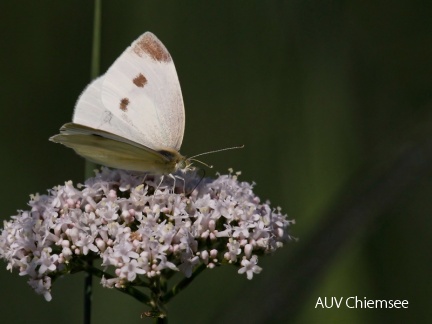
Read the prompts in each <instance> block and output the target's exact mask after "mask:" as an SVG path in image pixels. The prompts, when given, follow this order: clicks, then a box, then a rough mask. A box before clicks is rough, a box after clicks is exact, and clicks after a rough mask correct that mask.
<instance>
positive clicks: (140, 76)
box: [133, 73, 147, 88]
mask: <svg viewBox="0 0 432 324" xmlns="http://www.w3.org/2000/svg"><path fill="white" fill-rule="evenodd" d="M133 83H134V84H135V85H136V86H137V87H139V88H144V86H145V85H146V84H147V79H146V77H145V76H144V75H143V74H142V73H140V74H138V76H137V77H136V78H135V79H133Z"/></svg>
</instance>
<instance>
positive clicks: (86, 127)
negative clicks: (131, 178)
mask: <svg viewBox="0 0 432 324" xmlns="http://www.w3.org/2000/svg"><path fill="white" fill-rule="evenodd" d="M184 128H185V112H184V106H183V98H182V93H181V89H180V84H179V80H178V77H177V72H176V69H175V67H174V62H173V60H172V58H171V55H170V54H169V52H168V50H167V49H166V48H165V46H164V45H163V44H162V42H161V41H160V40H159V39H158V38H157V37H156V36H155V35H153V34H152V33H150V32H146V33H144V34H143V35H141V36H140V37H139V38H138V39H137V40H136V41H134V42H133V43H132V45H131V46H130V47H128V48H127V49H126V50H125V51H124V52H123V53H122V55H120V57H119V58H118V59H117V60H116V61H115V62H114V64H113V65H112V66H111V67H110V68H109V69H108V71H107V72H106V74H105V75H103V76H101V77H99V78H98V79H96V80H94V81H93V82H92V83H91V84H90V85H89V86H88V87H87V88H86V89H85V90H84V92H83V93H82V94H81V96H80V97H79V99H78V102H77V104H76V106H75V111H74V115H73V118H72V123H68V124H65V125H63V126H62V127H61V129H60V134H58V135H55V136H53V137H51V138H50V140H51V141H53V142H56V143H60V144H63V145H65V146H67V147H70V148H73V149H74V150H75V151H76V152H77V153H78V154H79V155H81V156H83V157H85V158H86V159H88V160H90V161H93V162H95V163H97V164H102V165H105V166H108V167H114V168H119V169H126V170H133V171H148V172H153V173H158V174H171V173H173V172H175V171H176V170H178V169H182V170H187V169H190V168H191V162H190V159H186V158H185V157H184V156H182V155H181V154H180V153H179V150H180V146H181V144H182V140H183V134H184Z"/></svg>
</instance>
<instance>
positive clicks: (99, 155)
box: [50, 123, 184, 174]
mask: <svg viewBox="0 0 432 324" xmlns="http://www.w3.org/2000/svg"><path fill="white" fill-rule="evenodd" d="M50 140H51V141H53V142H56V143H61V144H63V145H65V146H67V147H70V148H72V149H74V150H75V151H76V152H77V153H78V154H79V155H81V156H83V157H85V158H86V159H88V160H90V161H92V162H95V163H97V164H103V165H106V166H108V167H113V168H119V169H126V170H132V171H148V172H153V173H161V174H166V173H172V172H174V171H175V169H176V164H177V163H178V162H180V161H181V160H183V159H184V158H183V157H182V156H181V155H180V154H179V153H178V152H177V151H175V150H163V151H155V150H152V149H150V148H148V147H146V146H143V145H140V144H138V143H136V142H133V141H130V140H128V139H126V138H124V137H120V136H118V135H115V134H112V133H108V132H105V131H102V130H98V129H94V128H90V127H87V126H83V125H79V124H74V123H68V124H65V125H63V126H62V128H61V129H60V134H58V135H55V136H53V137H51V138H50Z"/></svg>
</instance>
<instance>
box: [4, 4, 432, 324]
mask: <svg viewBox="0 0 432 324" xmlns="http://www.w3.org/2000/svg"><path fill="white" fill-rule="evenodd" d="M431 9H432V5H431V2H430V1H411V0H399V1H391V2H390V1H382V0H374V1H372V0H370V1H359V0H357V1H312V0H310V1H228V0H227V1H218V2H217V3H213V2H210V1H201V2H198V1H181V2H180V1H179V2H174V1H172V2H162V1H105V2H104V4H103V15H102V19H103V21H102V26H103V27H102V67H101V70H102V71H105V70H106V69H107V68H108V67H109V66H110V64H111V63H112V62H113V61H114V60H115V59H116V58H117V57H118V56H119V55H120V53H121V52H122V51H123V50H124V49H125V48H126V47H127V46H128V45H129V44H130V43H131V42H132V41H133V40H134V39H136V38H137V37H138V36H139V35H140V34H142V33H143V32H144V31H147V30H149V31H152V32H153V33H155V34H156V35H157V36H158V37H159V38H160V39H161V40H162V41H163V42H164V44H165V45H166V47H167V48H168V49H169V51H170V53H171V55H172V56H173V58H174V61H175V64H176V68H177V72H178V75H179V79H180V83H181V86H182V90H183V96H184V101H185V107H186V116H187V117H186V120H187V122H186V132H185V137H184V143H183V146H182V153H183V154H186V155H193V154H197V153H200V152H205V151H208V150H212V149H216V148H223V147H229V146H233V145H239V144H244V145H245V146H246V148H245V149H243V150H238V151H230V152H223V153H218V154H214V155H209V156H206V157H205V158H203V159H204V160H205V161H206V162H209V163H210V164H213V165H214V166H215V169H214V170H210V171H209V172H208V173H210V174H214V172H215V171H220V172H226V170H227V169H228V168H229V167H232V168H234V169H235V170H241V171H242V172H243V173H242V176H241V179H243V180H245V181H249V182H252V181H255V182H256V183H257V186H256V188H255V192H256V193H257V194H258V195H259V196H260V197H261V198H262V199H263V200H265V199H271V202H272V205H273V206H275V207H276V206H281V207H282V208H283V211H284V212H286V213H288V214H289V217H290V218H295V219H296V222H297V224H296V225H295V226H294V227H293V228H292V234H293V235H294V236H296V237H299V238H300V240H299V242H297V243H290V244H287V245H286V246H285V247H284V248H283V249H282V250H281V251H278V252H277V253H276V254H275V255H273V256H271V257H268V258H261V259H260V263H261V266H262V267H263V268H264V270H263V272H262V273H261V274H260V275H258V276H256V277H254V279H253V280H252V281H248V280H247V279H246V278H245V276H240V275H238V274H237V273H236V272H237V269H235V268H234V267H221V268H217V269H214V270H212V271H205V272H204V273H203V274H202V275H201V276H200V277H199V278H198V279H197V280H196V281H195V282H194V283H193V284H192V285H191V287H189V288H188V289H186V290H185V291H184V292H182V293H181V294H180V295H179V296H178V297H176V298H175V299H174V300H173V301H172V303H170V304H169V305H168V306H169V312H170V313H169V314H170V323H173V324H174V323H218V322H219V323H220V322H222V321H223V322H225V323H246V322H247V323H264V322H265V323H318V322H319V323H336V322H342V321H343V322H347V321H349V322H350V323H364V322H368V323H383V322H388V323H390V322H408V321H409V322H425V319H429V320H430V319H431V318H432V308H431V307H430V305H429V304H430V300H431V297H432V293H431V290H432V281H431V279H430V274H431V273H432V271H431V270H432V262H431V253H430V251H431V247H432V244H431V243H432V240H431V238H430V237H431V234H430V232H431V225H432V213H431V211H432V199H431V195H432V185H431V183H432V182H431V180H432V179H431V173H432V172H431V169H432V166H431V154H430V150H429V141H430V139H431V138H432V135H431V134H432V127H430V121H431V119H432V118H431V113H430V112H431V108H432V102H431V85H432V82H431V81H432V63H431V58H432V46H431V44H432V19H431V12H432V11H431ZM0 18H1V19H0V40H1V42H2V46H1V51H0V100H1V108H0V109H1V118H0V129H1V144H0V145H1V147H0V149H1V152H2V155H1V168H0V177H1V179H2V181H3V187H1V198H2V208H1V211H0V213H1V218H2V219H8V218H9V216H11V215H15V214H16V210H17V209H25V208H27V206H26V202H27V201H28V198H29V194H31V193H36V192H39V193H41V194H43V193H46V190H47V189H48V188H51V187H53V186H55V185H57V184H63V183H64V182H65V181H67V180H70V179H71V180H73V181H74V183H78V182H80V181H82V180H83V177H84V176H83V172H84V171H83V170H84V161H83V159H81V158H80V157H78V156H76V155H75V154H74V152H73V151H72V150H69V149H65V148H64V147H62V146H61V145H55V144H53V143H50V142H48V138H49V137H50V136H52V135H54V134H56V133H57V132H58V129H59V127H60V126H61V125H62V124H63V123H65V122H68V121H70V120H71V115H72V111H73V107H74V104H75V101H76V99H77V97H78V95H79V94H80V92H81V91H82V90H83V88H84V87H85V86H86V85H87V84H88V82H89V75H90V52H91V42H92V18H93V4H92V1H70V0H69V1H65V0H63V1H11V0H2V1H1V2H0ZM3 267H4V269H3V270H1V271H0V285H1V293H0V313H1V314H2V322H4V323H11V324H12V323H13V324H14V323H29V322H32V323H42V322H43V323H59V322H61V323H63V324H69V323H79V322H80V321H81V318H82V312H83V307H82V281H83V280H82V279H83V275H81V274H77V275H71V276H67V277H65V278H63V279H61V280H59V281H58V282H56V283H55V285H54V287H53V291H52V293H53V300H52V301H51V302H49V303H48V302H46V301H45V300H44V299H43V297H41V296H38V295H36V294H35V293H34V292H33V291H32V289H31V288H30V286H28V285H27V283H26V281H27V278H22V277H19V276H18V274H17V272H14V273H13V274H10V273H8V272H7V271H6V269H5V268H6V263H3ZM95 281H96V282H95V286H96V287H95V290H96V291H95V295H94V314H93V323H95V324H98V323H149V322H150V320H141V319H140V318H139V315H140V313H141V312H142V311H144V310H146V308H145V307H143V306H142V305H140V304H139V303H138V302H137V301H135V300H134V299H132V298H130V297H128V296H126V295H123V294H120V293H118V292H116V291H114V290H107V289H102V288H100V286H99V284H98V280H97V279H96V280H95ZM350 296H358V297H359V298H360V299H363V297H367V298H368V299H401V300H403V299H406V300H408V301H409V308H408V309H402V310H401V309H399V310H376V309H347V308H345V307H343V308H341V309H332V310H329V309H324V310H323V309H315V304H316V301H317V299H318V297H321V298H324V297H337V298H340V297H350ZM426 321H427V320H426Z"/></svg>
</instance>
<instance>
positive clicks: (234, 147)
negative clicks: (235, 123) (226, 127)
mask: <svg viewBox="0 0 432 324" xmlns="http://www.w3.org/2000/svg"><path fill="white" fill-rule="evenodd" d="M242 148H244V145H241V146H233V147H227V148H223V149H219V150H214V151H209V152H204V153H200V154H197V155H194V156H191V157H190V158H189V160H194V161H197V162H200V163H202V164H204V165H206V164H205V163H203V162H201V161H199V160H195V159H194V158H196V157H197V156H201V155H205V154H211V153H217V152H222V151H228V150H236V149H242Z"/></svg>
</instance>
